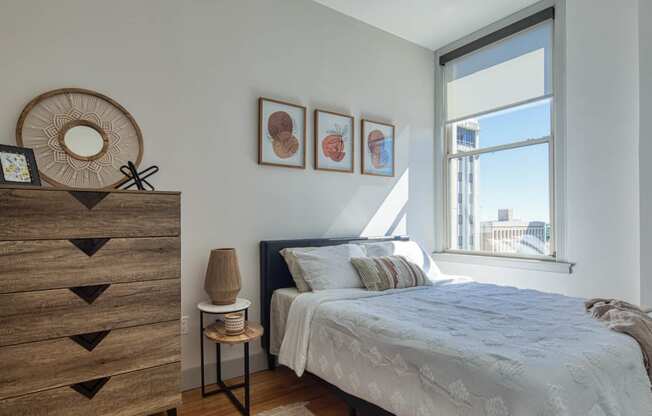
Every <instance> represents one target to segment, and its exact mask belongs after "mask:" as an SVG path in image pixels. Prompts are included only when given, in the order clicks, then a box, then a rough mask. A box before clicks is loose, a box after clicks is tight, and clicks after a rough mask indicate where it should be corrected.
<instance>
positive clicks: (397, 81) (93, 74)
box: [0, 0, 434, 386]
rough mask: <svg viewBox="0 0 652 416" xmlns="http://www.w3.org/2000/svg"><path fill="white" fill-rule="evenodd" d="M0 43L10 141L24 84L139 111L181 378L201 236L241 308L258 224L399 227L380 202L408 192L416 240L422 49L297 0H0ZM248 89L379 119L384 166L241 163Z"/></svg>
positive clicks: (189, 347)
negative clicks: (169, 247) (165, 240)
mask: <svg viewBox="0 0 652 416" xmlns="http://www.w3.org/2000/svg"><path fill="white" fill-rule="evenodd" d="M109 3H110V4H109ZM0 50H2V60H1V61H0V79H2V80H3V90H2V94H0V108H1V109H2V111H0V142H1V143H6V144H14V139H13V137H14V129H15V123H16V121H17V118H18V115H19V113H20V111H21V110H22V108H23V106H24V105H25V104H27V102H28V101H29V100H30V99H31V98H32V97H34V96H36V95H37V94H39V93H42V92H44V91H47V90H50V89H54V88H60V87H66V86H74V87H83V88H89V89H94V90H97V91H99V92H102V93H105V94H107V95H109V96H111V97H112V98H114V99H116V100H117V101H118V102H120V103H121V104H123V105H124V106H125V107H126V108H127V109H128V110H129V111H130V112H131V113H132V114H133V115H134V117H135V118H136V120H137V121H138V123H139V124H140V126H141V128H142V130H143V132H144V136H145V158H144V161H143V165H144V166H148V165H150V164H154V163H156V164H158V165H159V166H160V168H161V173H160V174H159V175H158V177H156V178H155V180H154V183H155V184H156V185H157V186H158V188H160V189H166V190H180V191H182V192H183V197H182V201H183V202H182V244H183V248H182V256H183V258H182V309H183V314H186V315H189V316H190V317H191V318H192V319H193V320H192V321H191V328H190V329H191V332H190V334H189V335H188V336H184V337H183V368H184V369H185V370H188V371H187V374H186V375H192V377H190V378H189V379H188V378H187V380H186V386H188V385H190V384H193V383H194V384H196V383H197V382H198V380H197V378H196V377H195V375H196V374H197V373H196V371H191V370H192V369H196V367H197V366H198V363H199V346H198V345H199V344H198V336H197V335H196V333H197V330H198V323H197V319H198V317H197V313H196V310H195V305H196V303H197V302H198V301H199V300H200V299H203V298H205V294H204V292H203V289H202V286H203V274H204V271H205V267H206V262H207V255H208V252H209V250H210V249H211V248H214V247H224V246H231V247H236V248H237V250H238V254H239V257H240V262H241V272H242V276H243V289H242V292H241V296H243V297H246V298H249V299H252V300H253V301H254V307H253V309H252V312H253V314H252V317H253V319H257V318H258V301H257V299H258V296H259V292H258V287H259V285H258V275H259V274H258V251H257V250H258V242H259V241H260V240H264V239H279V238H297V237H325V236H348V235H359V234H361V233H363V232H365V233H366V234H379V233H385V232H387V231H388V229H390V228H394V227H392V226H391V225H392V224H394V223H397V224H398V227H397V228H396V229H395V230H394V232H396V233H401V232H403V233H404V232H406V230H405V221H398V220H397V218H396V217H397V215H399V214H400V213H401V212H402V211H401V210H402V208H403V206H404V205H405V204H406V203H407V199H408V198H409V201H410V203H409V204H408V205H407V232H409V233H410V234H411V235H412V236H413V237H414V238H416V239H417V240H419V241H421V242H423V243H424V244H425V245H426V246H428V247H430V248H432V245H433V237H434V225H433V221H434V218H433V217H434V216H433V209H434V208H433V203H434V202H433V198H434V196H433V192H432V190H433V189H434V183H433V178H432V176H433V175H432V164H433V145H432V141H433V119H434V115H433V113H434V108H433V106H434V104H433V101H434V100H433V91H434V81H433V68H434V62H433V53H432V52H431V51H429V50H426V49H423V48H421V47H417V46H415V45H413V44H410V43H408V42H406V41H404V40H401V39H399V38H397V37H394V36H392V35H389V34H387V33H385V32H382V31H380V30H378V29H374V28H372V27H370V26H367V25H365V24H363V23H361V22H358V21H356V20H354V19H352V18H348V17H345V16H343V15H341V14H338V13H337V12H335V11H333V10H331V9H328V8H326V7H323V6H321V5H318V4H316V3H313V2H311V1H305V0H276V1H271V0H258V1H254V0H230V1H227V0H222V1H208V0H192V1H190V0H189V1H183V2H182V1H177V0H148V1H132V0H118V1H116V0H113V1H111V2H106V1H100V0H93V1H89V0H59V1H56V2H53V1H51V0H30V1H24V0H5V1H3V3H2V11H1V13H0ZM261 95H263V96H269V97H275V98H279V99H285V100H289V101H293V102H297V103H300V104H303V105H307V106H308V107H309V110H310V111H312V109H314V108H315V107H322V108H325V109H332V110H335V111H342V112H350V113H352V114H353V115H355V117H356V138H359V120H360V117H369V118H376V119H381V120H386V121H391V122H395V123H396V125H397V134H398V140H397V146H398V148H397V159H398V175H397V177H396V178H394V179H387V178H378V177H371V176H364V177H363V176H361V175H360V174H359V173H358V172H359V160H357V158H356V173H355V174H342V173H330V172H317V171H315V170H313V169H312V167H311V166H312V161H311V159H310V158H309V162H308V164H309V168H308V169H307V170H305V171H297V170H295V169H285V168H275V167H262V166H259V165H257V163H256V155H257V101H256V100H257V98H258V96H261ZM308 116H309V118H308V119H309V120H312V112H310V113H309V114H308ZM311 125H312V122H310V123H309V124H308V126H309V128H308V138H309V140H311V138H312V129H311ZM358 143H359V142H358ZM358 149H359V147H358V146H356V155H357V154H358ZM310 154H312V143H311V141H309V144H308V155H310ZM408 165H409V166H410V170H409V175H407V169H408ZM408 176H409V177H408ZM401 178H403V180H402V181H401ZM395 185H397V187H396V189H394V187H395ZM393 189H394V191H393V192H392V190H393ZM386 198H388V200H387V201H385V200H386ZM377 212H379V214H378V215H376V216H375V214H376V213H377ZM399 220H400V218H399ZM240 354H241V353H240V349H237V350H228V351H227V356H228V357H235V356H237V355H240ZM208 355H209V356H210V357H211V358H210V361H214V358H213V356H214V354H208ZM238 365H239V364H238Z"/></svg>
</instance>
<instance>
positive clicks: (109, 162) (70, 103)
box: [16, 88, 143, 188]
mask: <svg viewBox="0 0 652 416" xmlns="http://www.w3.org/2000/svg"><path fill="white" fill-rule="evenodd" d="M16 142H17V143H18V145H19V146H24V147H29V148H32V149H33V150H34V155H35V157H36V160H37V165H38V167H39V172H40V174H41V177H42V178H44V179H45V180H46V181H47V182H49V183H50V184H52V185H57V186H71V187H77V188H112V187H113V186H115V185H116V184H117V183H119V182H120V181H121V180H123V179H124V175H123V174H122V172H120V166H122V165H125V164H126V163H127V162H128V161H130V160H131V161H133V162H134V163H135V164H136V166H138V165H139V164H140V161H141V160H142V157H143V138H142V134H141V131H140V128H139V127H138V124H136V121H135V120H134V118H133V117H132V116H131V114H129V112H128V111H127V110H126V109H125V108H124V107H122V106H121V105H120V104H118V103H117V102H115V101H114V100H112V99H111V98H109V97H107V96H105V95H102V94H99V93H97V92H94V91H89V90H83V89H78V88H65V89H59V90H54V91H50V92H47V93H45V94H42V95H39V96H38V97H36V98H35V99H34V100H32V101H31V102H30V103H29V104H28V105H27V106H26V107H25V109H24V110H23V112H22V114H21V116H20V119H19V120H18V125H17V126H16Z"/></svg>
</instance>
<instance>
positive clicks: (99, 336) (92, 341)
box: [70, 331, 111, 351]
mask: <svg viewBox="0 0 652 416" xmlns="http://www.w3.org/2000/svg"><path fill="white" fill-rule="evenodd" d="M109 332H111V331H100V332H92V333H90V334H79V335H73V336H71V337H70V339H71V340H73V341H75V342H76V343H77V344H79V345H81V346H82V347H84V349H86V351H93V350H94V349H95V347H97V346H98V345H99V344H100V342H102V340H103V339H104V338H106V336H107V335H109Z"/></svg>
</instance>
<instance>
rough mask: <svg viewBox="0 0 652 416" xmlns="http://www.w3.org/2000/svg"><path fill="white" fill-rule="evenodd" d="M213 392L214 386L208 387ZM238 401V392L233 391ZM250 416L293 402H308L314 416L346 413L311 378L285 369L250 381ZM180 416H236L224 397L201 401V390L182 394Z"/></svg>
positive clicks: (239, 380) (264, 374) (234, 410)
mask: <svg viewBox="0 0 652 416" xmlns="http://www.w3.org/2000/svg"><path fill="white" fill-rule="evenodd" d="M241 381H242V378H236V379H233V380H229V381H228V383H227V384H233V383H240V382H241ZM210 388H214V386H210V387H209V390H210ZM236 394H237V396H238V398H240V399H242V389H238V390H236ZM251 402H252V412H251V414H252V415H256V414H257V413H259V412H264V411H266V410H271V409H274V408H276V407H279V406H285V405H288V404H292V403H297V402H309V403H310V404H309V405H308V409H310V411H311V412H312V413H314V414H315V416H346V415H348V410H347V407H346V405H345V404H344V402H343V401H342V400H340V399H339V398H337V397H336V396H335V395H334V394H333V392H331V391H330V390H329V389H328V387H326V386H324V385H323V384H322V383H321V382H319V381H318V380H316V379H315V378H314V377H311V376H310V375H308V374H306V375H304V376H303V377H302V378H300V379H299V378H298V377H296V376H295V375H294V373H292V372H291V371H290V370H288V369H287V368H278V369H276V370H275V371H262V372H260V373H256V374H253V375H252V378H251ZM179 410H180V415H181V416H239V415H240V413H239V412H238V411H237V410H236V409H235V408H234V407H233V405H232V404H231V402H230V401H229V399H228V398H227V397H226V396H225V395H224V394H217V395H214V396H209V397H207V398H205V399H202V397H201V390H200V389H195V390H190V391H187V392H184V393H183V406H182V407H181V409H179Z"/></svg>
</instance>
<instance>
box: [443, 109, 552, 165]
mask: <svg viewBox="0 0 652 416" xmlns="http://www.w3.org/2000/svg"><path fill="white" fill-rule="evenodd" d="M551 119H552V100H551V99H549V98H546V99H543V100H541V101H537V102H534V103H531V104H526V105H523V106H520V107H515V108H512V109H509V110H503V111H497V112H495V113H489V114H487V115H484V116H482V117H478V118H471V119H467V120H464V121H460V122H457V123H452V124H450V125H448V126H447V134H448V140H449V143H450V144H451V145H450V149H451V153H458V152H467V151H469V150H473V149H482V148H485V147H492V146H499V145H503V144H510V143H515V142H520V141H523V140H528V139H539V138H542V137H548V136H550V135H551V126H552V124H551ZM453 139H454V140H453Z"/></svg>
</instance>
